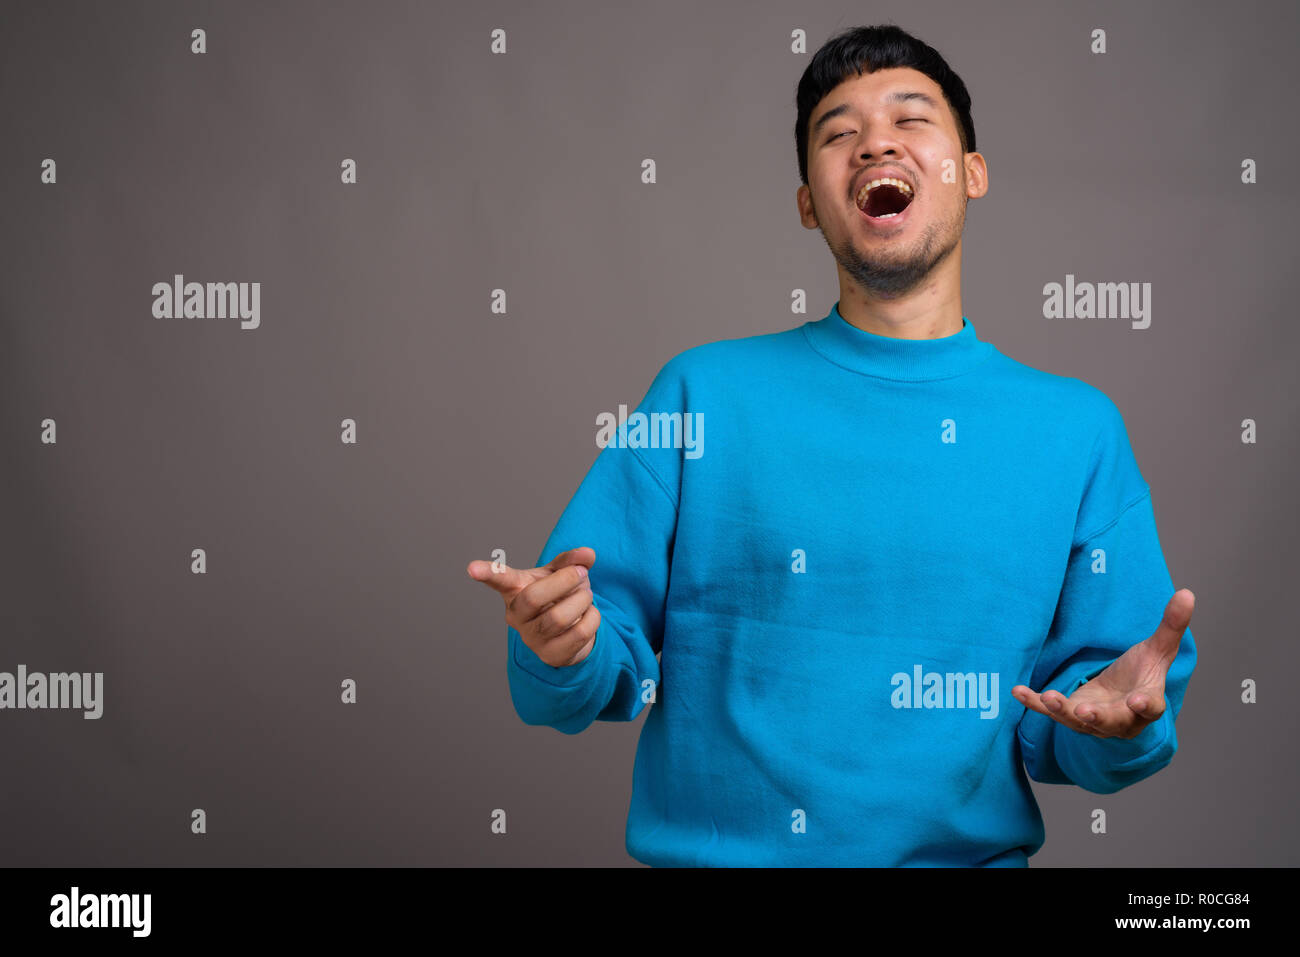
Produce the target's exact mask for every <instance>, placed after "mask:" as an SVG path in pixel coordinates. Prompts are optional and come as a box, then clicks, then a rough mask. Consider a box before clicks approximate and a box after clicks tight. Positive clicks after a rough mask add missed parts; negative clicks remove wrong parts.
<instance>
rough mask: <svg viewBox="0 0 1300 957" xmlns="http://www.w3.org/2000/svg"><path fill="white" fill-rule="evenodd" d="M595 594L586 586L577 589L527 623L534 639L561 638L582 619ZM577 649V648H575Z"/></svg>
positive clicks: (548, 639) (549, 639) (545, 640)
mask: <svg viewBox="0 0 1300 957" xmlns="http://www.w3.org/2000/svg"><path fill="white" fill-rule="evenodd" d="M593 597H594V596H593V595H592V593H591V592H590V591H588V590H587V589H585V588H578V589H575V590H574V591H573V592H571V593H570V594H568V595H566V596H565V597H564V598H562V599H561V600H560V601H557V602H555V603H554V604H553V605H551V607H549V608H547V609H546V610H545V611H543V612H542V613H541V614H539V615H538V616H537V617H536V618H534V619H533V620H532V621H530V622H528V623H527V627H528V631H529V633H530V634H531V635H532V637H533V640H534V641H537V642H547V641H551V640H553V639H555V638H559V637H560V636H561V635H563V634H564V633H565V632H566V631H568V630H569V629H570V628H572V627H573V626H574V625H576V624H577V623H578V622H579V621H581V620H582V616H583V615H585V614H586V613H587V609H588V608H590V607H591V602H592V598H593ZM574 650H575V651H576V650H577V649H576V648H575V649H574Z"/></svg>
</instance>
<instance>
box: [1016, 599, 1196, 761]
mask: <svg viewBox="0 0 1300 957" xmlns="http://www.w3.org/2000/svg"><path fill="white" fill-rule="evenodd" d="M1195 604H1196V596H1195V595H1193V594H1192V593H1191V591H1189V590H1188V589H1186V588H1183V589H1180V590H1178V591H1176V592H1174V596H1173V597H1172V598H1170V599H1169V604H1168V605H1166V606H1165V613H1164V616H1163V618H1161V621H1160V625H1159V627H1158V628H1156V630H1155V632H1154V633H1153V634H1152V635H1151V637H1149V638H1146V639H1144V640H1143V641H1140V642H1138V643H1137V644H1136V645H1133V646H1132V647H1131V648H1129V649H1128V650H1127V651H1126V652H1124V654H1122V655H1120V656H1119V657H1118V658H1116V659H1115V660H1114V661H1112V662H1111V663H1110V664H1109V665H1107V666H1106V668H1105V670H1104V671H1102V672H1101V673H1100V674H1098V675H1097V676H1096V677H1094V678H1093V679H1092V680H1091V681H1089V682H1087V683H1086V684H1084V685H1081V686H1080V687H1079V688H1077V689H1076V690H1075V692H1074V694H1072V695H1070V697H1069V698H1066V697H1065V695H1063V694H1061V693H1060V692H1059V691H1045V692H1043V693H1042V694H1038V693H1037V692H1035V691H1033V690H1032V689H1030V688H1029V687H1027V686H1025V685H1016V686H1015V687H1014V688H1012V689H1011V693H1012V694H1013V695H1015V697H1016V700H1018V701H1020V702H1021V703H1022V704H1024V705H1025V706H1026V707H1029V708H1033V709H1034V710H1035V711H1037V712H1039V713H1040V714H1045V715H1047V716H1048V717H1049V718H1053V719H1055V720H1056V721H1059V722H1060V723H1061V724H1063V725H1065V726H1066V727H1067V728H1072V729H1073V730H1075V731H1081V732H1083V733H1085V734H1092V735H1095V736H1096V737H1099V738H1134V737H1137V735H1138V734H1139V733H1141V731H1142V729H1143V728H1145V727H1146V726H1147V725H1149V724H1150V723H1151V722H1153V721H1158V720H1159V719H1160V716H1161V715H1162V714H1164V713H1165V675H1167V674H1168V673H1169V666H1170V665H1171V664H1173V661H1174V658H1176V657H1177V656H1178V646H1179V643H1180V642H1181V641H1182V638H1183V632H1185V631H1186V630H1187V626H1188V625H1189V624H1191V620H1192V609H1193V607H1194V606H1195Z"/></svg>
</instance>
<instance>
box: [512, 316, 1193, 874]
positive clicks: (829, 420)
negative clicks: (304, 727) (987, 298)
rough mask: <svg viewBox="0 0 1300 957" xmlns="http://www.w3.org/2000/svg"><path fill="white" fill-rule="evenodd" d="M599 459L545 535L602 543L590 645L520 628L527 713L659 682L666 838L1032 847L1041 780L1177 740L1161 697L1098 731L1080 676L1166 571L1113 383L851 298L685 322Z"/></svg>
mask: <svg viewBox="0 0 1300 957" xmlns="http://www.w3.org/2000/svg"><path fill="white" fill-rule="evenodd" d="M611 418H614V413H613V412H612V411H611V412H610V413H609V414H607V415H602V416H601V417H599V419H598V422H597V425H602V424H603V425H604V426H605V427H604V428H602V429H601V430H599V432H600V434H598V435H597V443H598V444H599V445H602V448H601V451H600V452H599V453H598V454H597V456H596V460H595V462H594V464H593V465H592V466H591V469H590V471H589V472H588V473H587V475H586V477H585V478H584V479H583V481H582V484H581V485H580V486H579V488H578V490H577V492H576V494H575V495H574V497H573V499H572V501H571V502H570V503H569V505H568V507H567V508H566V509H565V510H564V513H563V514H562V515H561V517H560V520H559V523H558V524H557V525H556V527H555V530H554V532H553V533H552V534H551V537H550V539H549V540H548V541H547V542H546V546H545V547H544V548H543V549H542V553H541V555H540V556H539V558H538V561H537V564H538V565H541V564H544V563H546V562H548V561H550V560H551V559H552V558H553V557H554V556H555V555H556V554H558V553H559V552H562V551H565V550H568V549H571V548H577V547H580V546H590V547H592V548H594V549H595V551H596V560H595V564H594V566H593V567H592V569H591V578H590V581H591V586H592V592H593V595H594V601H595V604H596V607H597V608H598V609H599V610H600V613H601V623H600V628H599V630H598V631H597V633H596V640H595V644H594V646H593V647H592V650H591V652H590V654H589V655H588V656H587V658H586V659H584V660H583V661H582V662H580V663H579V664H577V665H572V666H563V667H552V666H550V665H548V664H546V663H545V662H543V661H542V660H541V659H540V658H538V657H537V655H536V654H535V653H533V651H532V650H531V649H529V648H528V646H527V645H525V644H524V642H523V641H522V640H521V638H520V636H519V634H518V632H517V631H515V630H514V629H513V628H509V629H508V678H509V685H510V692H511V697H512V700H513V702H514V706H515V710H516V711H517V712H518V714H519V716H520V718H521V719H522V720H523V721H524V722H526V723H528V724H531V725H549V726H551V727H554V728H556V729H558V730H560V731H562V732H564V733H566V734H576V733H577V732H579V731H581V730H583V729H584V728H586V727H587V726H589V725H590V724H591V722H592V721H595V720H602V721H630V720H632V719H633V718H635V717H636V716H637V715H638V714H640V713H641V712H642V710H643V709H648V714H647V716H646V719H645V723H644V726H643V728H642V731H641V737H640V741H639V743H638V746H637V751H636V760H635V765H634V771H633V781H632V799H631V805H630V809H629V814H628V821H627V850H628V853H629V854H631V855H632V857H634V858H636V859H637V860H639V861H642V862H644V863H647V864H651V865H661V866H693V865H702V866H771V865H776V866H838V865H845V866H965V865H983V866H1013V867H1014V866H1024V865H1025V864H1026V862H1027V859H1028V857H1029V855H1031V854H1033V853H1035V852H1036V851H1037V850H1038V849H1039V848H1040V847H1041V846H1042V844H1043V840H1044V831H1043V819H1042V815H1041V814H1040V813H1039V809H1038V805H1037V803H1036V802H1035V800H1034V796H1033V793H1032V791H1031V789H1030V785H1029V781H1028V779H1027V778H1026V773H1027V774H1028V777H1029V778H1033V780H1035V781H1039V782H1042V783H1047V784H1076V785H1078V786H1079V787H1082V788H1085V789H1087V790H1088V791H1093V792H1096V793H1100V794H1109V793H1111V792H1114V791H1117V790H1119V789H1120V788H1123V787H1126V786H1128V785H1130V784H1133V783H1135V782H1137V781H1140V780H1142V779H1143V778H1146V777H1148V776H1149V775H1151V774H1153V773H1155V772H1156V771H1158V770H1159V769H1160V768H1162V767H1164V766H1165V765H1166V764H1168V763H1169V761H1170V760H1171V759H1172V758H1173V755H1174V752H1175V750H1177V747H1178V740H1177V736H1176V735H1175V732H1174V720H1175V718H1176V717H1177V714H1178V711H1179V709H1180V707H1181V704H1182V700H1183V694H1184V691H1185V690H1186V687H1187V682H1188V679H1189V678H1190V676H1191V673H1192V669H1193V667H1194V666H1195V663H1196V646H1195V644H1194V642H1193V638H1192V634H1191V631H1190V630H1188V631H1186V632H1185V633H1184V634H1183V638H1182V644H1181V647H1180V649H1179V652H1178V656H1177V658H1176V659H1175V660H1174V662H1173V664H1172V666H1171V667H1170V669H1169V673H1168V676H1167V679H1166V686H1165V695H1166V699H1167V708H1166V710H1165V713H1164V715H1163V716H1162V717H1161V718H1160V720H1158V721H1156V722H1153V723H1152V724H1151V725H1149V726H1148V727H1146V728H1145V729H1143V731H1142V732H1141V733H1140V734H1139V735H1138V736H1137V737H1135V738H1132V739H1130V740H1125V739H1121V738H1097V737H1094V736H1092V735H1088V734H1084V733H1081V732H1076V731H1073V730H1071V729H1069V728H1066V727H1065V726H1063V725H1061V724H1059V723H1057V722H1056V721H1053V720H1052V719H1051V718H1048V717H1046V716H1044V715H1041V714H1038V713H1037V712H1035V711H1033V710H1031V709H1027V708H1025V707H1024V706H1023V705H1021V704H1020V703H1019V702H1018V701H1016V700H1015V698H1014V697H1012V695H1011V688H1012V687H1013V686H1014V685H1017V684H1027V685H1029V687H1031V688H1032V689H1033V690H1035V691H1038V692H1043V691H1046V690H1048V689H1056V690H1058V691H1060V692H1062V693H1063V694H1065V695H1066V696H1067V697H1068V696H1069V695H1070V694H1071V693H1073V692H1074V690H1075V689H1076V688H1078V687H1079V686H1080V685H1081V684H1084V683H1085V682H1086V681H1087V680H1089V679H1090V678H1091V677H1093V676H1094V675H1096V674H1097V673H1098V672H1100V671H1101V670H1102V669H1103V668H1105V667H1106V665H1108V664H1109V663H1110V662H1111V661H1113V660H1114V659H1115V658H1117V657H1118V656H1119V655H1120V654H1122V653H1123V652H1124V651H1125V650H1126V649H1128V648H1129V647H1130V646H1131V645H1133V644H1135V643H1137V642H1140V641H1142V640H1144V639H1145V638H1147V637H1149V636H1150V635H1151V634H1152V633H1153V632H1154V631H1155V630H1156V628H1157V626H1158V625H1159V624H1160V621H1161V616H1162V614H1163V612H1164V608H1165V605H1166V604H1167V603H1168V601H1169V599H1170V598H1171V597H1172V596H1173V594H1174V590H1175V589H1174V586H1173V582H1172V581H1171V579H1170V575H1169V572H1168V569H1167V568H1166V565H1165V561H1164V556H1163V555H1162V553H1161V549H1160V543H1159V540H1158V538H1157V535H1156V524H1155V516H1154V513H1153V510H1152V501H1151V490H1150V488H1149V487H1148V486H1147V483H1146V482H1145V481H1144V480H1143V479H1142V476H1141V474H1140V473H1139V471H1138V467H1137V463H1136V461H1135V459H1134V455H1133V451H1132V448H1131V447H1130V443H1129V440H1128V435H1127V432H1126V430H1125V427H1124V421H1123V418H1122V417H1121V415H1120V413H1119V410H1118V409H1117V408H1116V407H1115V405H1114V403H1112V402H1111V400H1110V399H1109V398H1108V397H1107V396H1106V395H1105V394H1104V393H1103V392H1101V391H1100V390H1098V389H1096V388H1094V387H1093V386H1090V385H1088V384H1087V383H1085V382H1083V381H1081V380H1079V379H1074V378H1066V377H1062V376H1056V375H1051V374H1048V373H1045V372H1041V371H1038V370H1036V369H1032V368H1030V367H1028V366H1026V365H1023V364H1022V363H1019V362H1017V361H1015V360H1013V359H1011V358H1009V357H1007V356H1005V355H1003V354H1002V353H1001V352H999V351H998V350H997V349H996V348H995V347H994V346H993V345H992V344H991V343H988V342H984V341H981V340H980V339H979V338H978V337H977V336H976V334H975V326H974V325H973V324H972V323H971V322H970V320H969V319H965V318H964V319H963V324H962V330H961V332H959V333H957V334H955V335H952V336H948V337H946V338H940V339H924V340H904V339H895V338H891V337H887V336H879V335H875V334H872V333H869V332H865V331H863V330H860V329H858V328H857V327H855V326H853V325H850V324H849V323H848V322H846V321H845V320H844V318H843V317H842V316H841V315H840V313H839V303H838V302H837V303H836V304H835V306H834V307H833V308H832V310H831V312H830V314H829V315H827V316H826V317H825V318H823V319H820V320H818V321H810V322H807V323H805V324H804V325H802V326H799V327H797V328H794V329H791V330H788V331H785V332H779V333H774V334H770V335H759V336H751V337H747V338H741V339H732V340H725V341H721V342H713V343H709V344H706V345H702V346H698V347H696V348H693V349H689V350H687V351H685V352H683V353H681V354H679V355H677V356H675V357H674V358H673V359H671V360H670V361H669V362H668V363H667V364H666V365H664V367H663V368H662V369H661V370H660V372H659V374H658V375H657V376H656V377H655V379H654V381H653V383H652V384H651V386H650V388H649V391H648V392H647V393H646V395H645V398H644V399H643V400H642V402H641V403H640V405H638V406H637V407H636V410H635V412H634V413H633V414H627V412H626V407H624V408H623V409H621V410H620V412H619V414H618V416H617V425H616V426H610V424H609V423H610V419H611Z"/></svg>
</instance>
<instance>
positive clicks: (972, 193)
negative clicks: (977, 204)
mask: <svg viewBox="0 0 1300 957" xmlns="http://www.w3.org/2000/svg"><path fill="white" fill-rule="evenodd" d="M962 162H963V164H964V165H965V167H966V196H967V197H968V198H970V199H979V198H980V197H981V196H983V195H984V194H985V193H987V192H988V191H989V168H988V165H987V164H986V163H985V162H984V154H983V153H967V154H966V155H965V157H964V158H963V159H962Z"/></svg>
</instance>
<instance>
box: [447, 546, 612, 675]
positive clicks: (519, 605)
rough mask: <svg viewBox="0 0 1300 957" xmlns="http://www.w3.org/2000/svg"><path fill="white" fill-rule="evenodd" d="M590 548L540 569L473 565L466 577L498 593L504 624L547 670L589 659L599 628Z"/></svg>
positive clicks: (593, 558)
mask: <svg viewBox="0 0 1300 957" xmlns="http://www.w3.org/2000/svg"><path fill="white" fill-rule="evenodd" d="M595 562H596V552H595V549H592V548H585V547H584V548H572V549H570V550H569V551H567V552H561V553H560V554H558V555H556V556H555V557H554V558H553V559H551V560H550V561H549V562H548V563H547V564H545V565H543V566H541V567H540V568H529V569H526V570H525V569H519V568H511V567H510V566H509V565H503V566H502V568H501V571H493V570H492V562H485V561H472V562H470V563H469V567H468V568H467V569H466V570H467V571H468V572H469V577H470V578H472V579H474V580H475V581H480V582H482V583H483V584H485V585H487V586H488V587H489V588H491V589H492V590H494V591H495V592H497V594H499V595H500V596H501V597H502V598H503V599H505V603H506V624H507V625H509V626H510V627H511V628H513V629H514V630H515V631H517V632H519V637H521V638H523V640H524V644H526V645H527V646H528V647H529V648H531V649H532V651H533V653H534V654H535V655H537V657H538V658H541V659H542V661H544V662H546V663H547V664H548V665H550V666H551V667H552V668H560V667H563V666H565V665H577V664H581V663H582V662H583V661H584V660H585V659H586V657H587V655H589V654H591V649H592V646H593V645H594V644H595V643H596V629H597V628H599V627H600V610H599V609H598V608H597V607H596V605H595V602H593V601H592V597H593V596H592V593H591V580H590V579H589V578H588V577H587V570H588V569H589V568H591V566H592V565H594V564H595Z"/></svg>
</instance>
